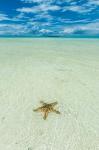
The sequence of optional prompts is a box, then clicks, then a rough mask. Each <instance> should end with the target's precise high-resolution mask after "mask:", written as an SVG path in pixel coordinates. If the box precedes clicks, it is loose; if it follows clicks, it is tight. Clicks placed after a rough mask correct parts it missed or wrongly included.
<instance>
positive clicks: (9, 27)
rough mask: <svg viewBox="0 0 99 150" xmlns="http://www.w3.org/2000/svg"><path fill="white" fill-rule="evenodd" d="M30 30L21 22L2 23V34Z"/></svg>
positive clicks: (17, 33) (0, 33)
mask: <svg viewBox="0 0 99 150" xmlns="http://www.w3.org/2000/svg"><path fill="white" fill-rule="evenodd" d="M29 31H30V30H29V29H28V28H27V26H25V25H20V24H0V35H2V34H3V35H21V34H25V33H28V32H29Z"/></svg>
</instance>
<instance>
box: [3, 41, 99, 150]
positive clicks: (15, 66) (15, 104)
mask: <svg viewBox="0 0 99 150" xmlns="http://www.w3.org/2000/svg"><path fill="white" fill-rule="evenodd" d="M40 100H44V101H45V102H53V101H58V103H59V104H58V105H57V107H56V108H57V109H59V110H60V112H61V115H57V114H54V113H51V114H49V116H48V118H47V120H46V121H44V120H43V119H42V115H41V114H40V113H35V112H33V111H32V110H33V108H36V107H37V106H39V101H40ZM0 150H99V41H98V40H92V39H89V40H88V39H85V40H84V39H82V40H80V39H78V40H74V39H54V38H53V39H0Z"/></svg>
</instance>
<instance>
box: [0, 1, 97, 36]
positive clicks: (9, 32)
mask: <svg viewBox="0 0 99 150" xmlns="http://www.w3.org/2000/svg"><path fill="white" fill-rule="evenodd" d="M0 36H24V37H25V36H26V37H27V36H59V37H60V36H63V37H64V36H67V37H69V36H70V37H71V36H74V37H76V36H80V37H97V36H99V0H0Z"/></svg>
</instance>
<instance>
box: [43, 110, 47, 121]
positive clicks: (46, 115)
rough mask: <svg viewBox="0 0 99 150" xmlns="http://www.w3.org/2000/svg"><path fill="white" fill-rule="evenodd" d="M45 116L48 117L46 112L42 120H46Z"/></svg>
mask: <svg viewBox="0 0 99 150" xmlns="http://www.w3.org/2000/svg"><path fill="white" fill-rule="evenodd" d="M47 116H48V112H45V113H44V116H43V119H44V120H46V118H47Z"/></svg>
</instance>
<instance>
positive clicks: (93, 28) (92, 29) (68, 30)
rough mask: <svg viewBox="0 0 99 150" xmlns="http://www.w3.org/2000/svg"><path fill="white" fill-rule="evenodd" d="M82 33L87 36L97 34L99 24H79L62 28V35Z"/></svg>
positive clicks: (98, 32)
mask: <svg viewBox="0 0 99 150" xmlns="http://www.w3.org/2000/svg"><path fill="white" fill-rule="evenodd" d="M78 31H82V32H84V33H87V34H88V35H96V34H99V22H94V23H88V24H80V25H77V24H76V25H71V26H67V27H65V28H64V30H63V33H64V34H73V33H75V32H78Z"/></svg>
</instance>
